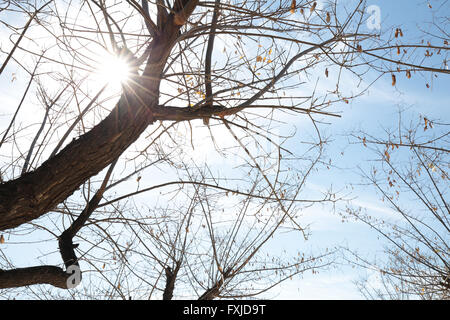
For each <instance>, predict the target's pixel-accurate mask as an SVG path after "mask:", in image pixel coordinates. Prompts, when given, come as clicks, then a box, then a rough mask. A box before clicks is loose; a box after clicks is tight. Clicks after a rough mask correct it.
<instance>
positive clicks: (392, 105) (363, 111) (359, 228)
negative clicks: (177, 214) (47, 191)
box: [0, 0, 450, 299]
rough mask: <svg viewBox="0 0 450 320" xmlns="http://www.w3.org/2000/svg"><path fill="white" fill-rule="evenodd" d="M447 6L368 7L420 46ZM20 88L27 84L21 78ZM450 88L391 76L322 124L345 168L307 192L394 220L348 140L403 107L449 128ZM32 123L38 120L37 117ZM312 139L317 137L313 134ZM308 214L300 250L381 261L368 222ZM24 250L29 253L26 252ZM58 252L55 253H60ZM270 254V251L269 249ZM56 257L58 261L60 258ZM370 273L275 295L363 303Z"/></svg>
mask: <svg viewBox="0 0 450 320" xmlns="http://www.w3.org/2000/svg"><path fill="white" fill-rule="evenodd" d="M446 2H447V1H421V0H415V1H411V0H399V1H387V0H383V1H381V0H379V1H376V0H373V1H368V4H375V5H377V6H379V7H380V9H381V15H382V22H381V28H382V31H387V30H390V29H391V27H394V29H395V27H397V26H402V29H403V32H404V33H405V38H406V39H420V38H421V34H419V33H418V32H417V31H416V30H417V27H420V28H423V29H429V28H432V27H430V26H429V25H426V24H423V21H430V20H431V19H432V17H433V12H434V10H439V11H440V13H441V15H442V12H447V13H448V14H447V16H449V15H450V8H449V5H448V4H445V3H446ZM442 3H444V4H445V6H444V7H440V6H441V5H442ZM428 4H431V6H432V7H433V8H432V9H430V8H429V7H428ZM13 72H14V70H12V69H7V70H6V76H5V75H2V76H1V78H0V82H1V84H2V85H1V89H0V97H1V98H2V101H9V100H11V99H17V98H16V97H11V95H12V94H11V92H14V91H13V88H14V86H15V85H16V84H17V82H15V83H13V82H11V75H12V73H13ZM369 76H370V75H369ZM16 81H22V82H23V80H22V79H18V80H16ZM426 83H431V84H432V85H431V88H427V87H426V86H425V84H426ZM348 85H349V86H350V85H351V84H348ZM344 87H345V84H344ZM448 88H450V78H449V77H448V76H444V75H442V74H441V75H439V78H437V79H433V78H432V77H431V76H430V75H426V76H425V78H422V77H421V76H417V77H416V76H413V78H412V79H407V78H406V77H398V80H397V84H396V86H395V87H393V86H392V85H391V78H390V75H386V76H384V77H383V78H381V79H379V80H378V81H377V82H376V83H375V84H374V85H373V86H372V87H371V88H370V89H369V91H368V94H367V95H365V96H364V97H361V98H357V99H355V100H353V101H351V102H350V104H348V105H346V104H344V103H343V104H341V105H339V106H336V107H334V108H335V109H336V110H338V109H339V110H342V111H343V113H342V117H341V118H336V119H334V118H332V119H327V121H328V122H329V124H327V125H323V126H322V130H323V132H324V134H328V135H330V136H331V137H332V140H333V142H332V143H330V144H329V145H328V146H327V149H326V150H327V151H326V154H327V157H328V158H330V159H332V160H333V164H334V165H335V166H337V167H339V168H344V169H339V170H338V169H336V168H331V169H330V171H321V172H317V173H316V174H314V175H313V176H312V177H311V178H310V180H309V181H308V184H307V190H308V191H310V193H311V194H314V193H317V192H319V191H320V190H323V189H327V188H328V187H329V186H330V184H332V185H333V189H335V190H345V192H349V195H350V196H357V197H358V199H357V200H356V202H355V203H356V204H357V205H360V206H362V207H365V208H366V209H367V211H368V213H372V214H374V215H382V214H389V209H388V208H387V207H386V204H383V203H382V202H381V201H379V197H378V196H377V195H376V194H375V193H374V190H373V189H372V188H370V187H364V186H358V184H359V183H360V182H361V179H360V177H359V176H358V174H356V173H355V171H356V167H357V166H358V165H361V164H363V166H365V165H366V163H367V160H370V159H372V158H373V155H371V154H370V153H367V152H365V151H364V150H362V148H361V146H359V145H352V144H349V143H348V142H349V138H348V133H350V132H352V131H354V130H359V129H361V128H363V129H364V130H365V131H368V132H370V133H372V134H382V133H383V127H395V125H396V124H397V121H398V120H397V115H398V108H399V107H400V106H401V107H403V108H406V109H407V110H406V112H405V116H406V117H410V118H411V119H418V117H419V115H426V116H428V117H430V118H439V119H441V120H446V121H448V119H449V115H450V110H449V104H448ZM11 106H15V104H14V103H12V104H11ZM8 112H10V110H5V109H0V115H2V114H4V113H8ZM28 116H31V117H35V116H36V115H35V114H33V115H28ZM2 120H3V121H2ZM293 121H294V123H292V125H297V126H302V125H304V124H305V122H304V119H301V118H299V119H295V120H293ZM5 123H7V119H6V117H0V125H1V126H2V127H3V126H4V124H5ZM310 129H311V128H310ZM310 129H309V130H310ZM310 133H311V134H313V132H310ZM304 134H305V132H304V131H302V132H300V133H299V136H298V138H301V136H300V135H304ZM295 141H296V140H295V139H294V140H293V148H295ZM342 153H343V154H342ZM165 177H166V176H164V175H162V174H161V176H159V177H158V178H159V179H161V181H163V180H164V178H165ZM143 197H144V198H145V197H147V196H143ZM147 199H148V198H147ZM342 209H343V206H340V207H338V208H337V209H336V211H339V210H342ZM303 214H304V217H305V221H307V222H308V223H311V230H312V237H311V238H310V239H309V240H308V241H307V242H306V243H302V244H301V246H305V247H308V248H310V249H312V250H314V249H315V248H321V249H323V248H326V247H330V248H331V247H335V246H340V245H342V246H348V247H349V248H351V249H356V250H360V251H362V252H364V254H366V255H367V256H372V255H373V256H375V255H377V254H380V252H381V249H382V245H383V244H384V242H383V241H382V240H380V239H379V238H378V236H377V235H376V234H375V233H373V232H371V230H370V229H369V228H368V227H367V226H365V225H363V224H361V223H352V222H347V223H342V222H341V218H340V217H339V215H337V214H335V213H333V212H332V211H331V209H330V207H327V206H324V207H313V208H312V209H308V210H306V211H305V212H304V213H303ZM278 241H279V242H277V244H276V245H274V247H273V248H274V249H275V250H277V249H278V248H279V247H282V248H286V249H287V250H295V249H298V247H297V243H298V242H297V240H296V239H292V238H289V236H286V237H285V238H283V237H281V238H280V239H278ZM49 243H50V244H49V245H50V246H54V245H55V243H54V242H49ZM277 245H278V246H277ZM24 248H27V250H30V249H29V248H28V247H27V246H24ZM54 249H55V252H56V247H55V248H54ZM270 249H271V248H268V250H270ZM15 250H17V247H16V249H15ZM30 252H33V255H36V253H37V252H39V250H36V251H31V250H30ZM37 255H39V254H37ZM55 256H56V257H57V254H56V255H55ZM22 261H23V263H26V259H25V256H24V255H22V256H21V257H20V258H19V259H18V262H19V263H20V262H22ZM364 272H365V271H361V270H359V271H358V270H355V269H353V268H351V267H349V266H339V267H338V268H335V269H332V270H329V271H320V272H319V273H318V274H311V273H308V272H307V273H306V274H304V275H303V276H302V277H300V278H298V277H295V278H294V279H293V280H291V281H287V282H286V283H284V284H282V285H281V287H277V288H275V289H273V290H272V291H271V292H270V293H269V294H268V296H269V297H275V298H278V299H358V298H362V297H361V296H360V295H359V293H358V291H357V290H356V287H355V286H354V285H353V284H352V281H355V280H358V278H359V276H360V275H361V273H363V274H364Z"/></svg>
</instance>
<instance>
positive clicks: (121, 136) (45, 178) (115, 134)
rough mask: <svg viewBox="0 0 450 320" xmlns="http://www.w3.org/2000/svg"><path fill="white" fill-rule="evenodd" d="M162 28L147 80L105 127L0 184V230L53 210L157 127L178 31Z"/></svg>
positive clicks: (129, 92)
mask: <svg viewBox="0 0 450 320" xmlns="http://www.w3.org/2000/svg"><path fill="white" fill-rule="evenodd" d="M191 2H192V0H191V1H189V3H190V5H189V6H188V7H186V8H184V9H183V12H184V13H185V14H188V15H190V14H191V13H192V11H193V10H194V8H195V5H194V6H192V4H191ZM193 3H195V4H196V3H197V1H193ZM161 27H162V31H161V35H159V36H158V37H156V38H154V39H153V41H152V44H151V48H150V54H149V58H148V61H147V65H146V67H145V69H144V73H143V75H142V76H140V77H139V76H137V75H136V76H135V77H134V78H135V79H133V80H134V81H131V82H132V83H131V84H130V85H129V86H128V87H127V88H126V89H124V93H123V94H122V96H121V98H120V100H119V102H118V103H117V105H116V107H115V108H114V109H113V111H112V112H111V113H110V114H109V115H108V116H107V117H106V118H105V119H104V120H103V121H101V122H100V123H99V124H98V125H96V126H95V127H94V128H93V129H92V130H91V131H89V132H87V133H86V134H84V135H82V136H81V137H80V138H79V139H77V140H74V141H72V142H71V143H69V144H68V145H67V146H66V147H65V148H64V149H62V150H61V151H60V152H59V153H58V154H56V155H55V156H54V157H51V158H49V159H48V160H47V161H45V162H44V163H43V164H42V165H41V166H40V167H39V168H37V169H36V170H35V171H33V172H29V173H26V174H25V175H23V176H22V177H20V178H18V179H15V180H11V181H8V182H7V183H4V184H0V230H6V229H11V228H15V227H17V226H20V225H21V224H23V223H26V222H29V221H32V220H34V219H36V218H39V217H40V216H41V215H43V214H45V213H47V212H49V211H51V210H52V209H54V208H55V207H56V206H57V205H58V204H59V203H61V202H62V201H64V200H65V199H67V198H68V197H69V196H70V195H72V194H73V193H74V192H75V190H77V189H78V188H79V186H80V185H82V184H83V183H84V182H85V181H86V180H87V179H89V178H90V177H92V176H94V175H96V174H98V173H99V172H100V171H101V170H102V169H103V168H105V167H106V166H107V165H109V164H110V163H111V162H113V161H114V160H115V159H117V158H118V157H119V156H120V155H121V154H122V153H123V152H124V151H125V150H126V149H127V148H128V147H129V146H130V145H131V144H132V143H133V142H134V141H136V140H137V139H138V138H139V136H140V135H141V133H142V132H143V131H144V130H145V129H146V128H147V127H148V126H149V125H150V124H152V123H153V122H154V117H153V112H152V111H153V109H155V108H157V106H158V99H159V85H160V81H161V76H162V72H163V68H164V65H165V63H166V61H167V57H168V56H169V54H170V51H171V49H172V47H173V45H174V43H175V41H176V39H177V35H178V32H179V28H180V27H179V26H178V25H176V24H175V22H174V21H173V18H172V20H171V21H170V23H167V24H166V25H165V26H161Z"/></svg>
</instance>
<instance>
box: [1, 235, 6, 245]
mask: <svg viewBox="0 0 450 320" xmlns="http://www.w3.org/2000/svg"><path fill="white" fill-rule="evenodd" d="M0 243H1V244H3V243H5V237H4V236H3V235H1V236H0Z"/></svg>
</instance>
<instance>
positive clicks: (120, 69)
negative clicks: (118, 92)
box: [95, 55, 130, 88]
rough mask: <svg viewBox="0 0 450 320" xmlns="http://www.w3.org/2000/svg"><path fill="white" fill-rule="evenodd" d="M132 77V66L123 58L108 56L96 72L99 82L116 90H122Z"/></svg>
mask: <svg viewBox="0 0 450 320" xmlns="http://www.w3.org/2000/svg"><path fill="white" fill-rule="evenodd" d="M129 76H130V66H129V64H128V63H127V61H126V60H125V59H123V58H121V57H118V56H113V55H106V56H104V57H102V58H101V61H100V63H99V67H98V68H97V69H96V71H95V78H96V80H97V81H99V82H101V83H103V84H108V85H110V86H112V87H114V88H120V86H121V85H122V84H124V83H125V82H126V81H127V80H128V79H129Z"/></svg>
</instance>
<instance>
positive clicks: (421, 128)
mask: <svg viewBox="0 0 450 320" xmlns="http://www.w3.org/2000/svg"><path fill="white" fill-rule="evenodd" d="M401 118H402V117H400V119H401ZM448 126H449V124H448V123H443V122H440V121H439V120H431V119H428V118H426V117H423V116H421V117H420V121H417V120H415V121H411V122H410V123H408V124H407V125H404V123H402V121H399V127H398V128H396V129H393V130H389V131H387V136H386V138H384V139H382V138H380V137H374V136H372V135H368V134H367V133H366V132H364V133H361V134H360V135H358V138H359V139H358V140H359V142H360V143H361V144H362V145H363V146H364V148H369V149H372V150H373V151H374V153H375V154H377V155H378V157H377V159H376V161H375V162H374V166H373V168H372V170H371V172H367V173H365V174H364V176H365V178H366V179H367V181H369V182H370V183H371V184H372V185H373V186H374V187H375V189H376V190H377V191H378V192H379V194H380V195H381V197H382V200H383V201H384V202H387V203H388V204H389V206H390V207H391V208H392V214H391V217H377V216H373V215H368V214H364V213H363V212H362V211H360V210H352V209H349V210H348V211H347V213H348V214H350V215H351V216H354V217H356V218H357V219H358V220H360V221H363V222H365V223H366V224H368V225H369V226H371V227H372V228H373V229H375V230H376V231H377V232H378V233H379V234H380V235H382V236H383V237H384V238H386V239H387V240H388V245H387V247H386V250H385V253H386V257H385V258H384V259H383V258H382V259H379V260H381V261H378V262H376V263H374V262H372V261H370V260H368V259H367V258H363V257H361V256H358V255H356V254H355V255H356V256H357V258H358V259H357V262H355V263H357V264H360V265H362V266H364V267H366V268H369V269H371V270H373V271H374V272H375V274H378V277H379V280H378V282H375V283H374V282H372V283H371V282H370V281H368V282H367V281H362V282H361V283H359V286H360V289H361V292H363V293H364V294H365V295H366V296H367V297H370V298H373V299H380V298H383V299H407V298H415V297H416V298H417V297H420V298H422V299H449V297H450V296H449V293H450V291H449V290H450V286H449V276H450V275H449V270H450V266H449V252H450V247H449V243H448V237H449V234H450V224H449V222H450V221H449V212H450V211H449V204H448V201H447V197H448V179H449V176H448V171H447V169H448V165H449V162H448V155H449V152H450V149H449V145H448V143H449V140H448V136H449V130H448ZM392 216H393V217H392Z"/></svg>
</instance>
